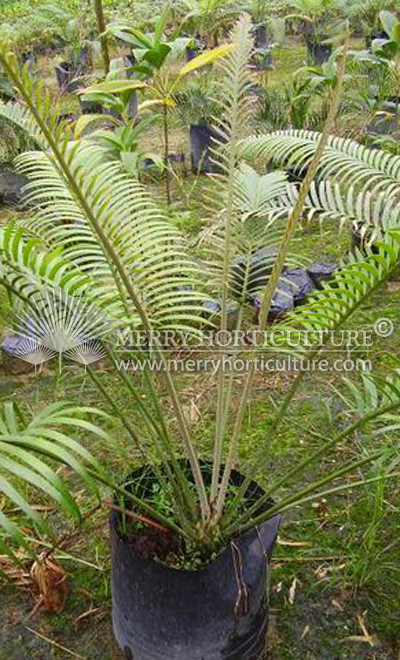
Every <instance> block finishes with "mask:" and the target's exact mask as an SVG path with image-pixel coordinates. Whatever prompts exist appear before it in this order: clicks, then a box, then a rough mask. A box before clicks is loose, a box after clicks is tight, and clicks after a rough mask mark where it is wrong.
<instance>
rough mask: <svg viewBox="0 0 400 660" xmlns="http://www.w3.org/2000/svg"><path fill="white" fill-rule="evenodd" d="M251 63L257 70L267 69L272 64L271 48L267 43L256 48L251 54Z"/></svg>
mask: <svg viewBox="0 0 400 660" xmlns="http://www.w3.org/2000/svg"><path fill="white" fill-rule="evenodd" d="M253 63H254V66H255V68H256V69H257V71H267V70H268V69H270V68H271V67H272V65H273V60H272V48H271V46H268V45H267V44H265V45H263V46H260V47H259V48H256V50H255V51H254V56H253Z"/></svg>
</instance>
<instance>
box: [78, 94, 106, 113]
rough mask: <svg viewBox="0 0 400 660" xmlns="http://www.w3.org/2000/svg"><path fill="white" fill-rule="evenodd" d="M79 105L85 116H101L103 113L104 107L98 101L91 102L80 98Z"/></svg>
mask: <svg viewBox="0 0 400 660" xmlns="http://www.w3.org/2000/svg"><path fill="white" fill-rule="evenodd" d="M78 100H79V105H80V107H81V111H82V114H83V115H101V114H102V113H103V106H102V105H101V103H98V102H97V101H89V100H87V99H83V98H82V97H81V96H78Z"/></svg>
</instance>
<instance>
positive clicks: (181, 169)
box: [168, 154, 187, 176]
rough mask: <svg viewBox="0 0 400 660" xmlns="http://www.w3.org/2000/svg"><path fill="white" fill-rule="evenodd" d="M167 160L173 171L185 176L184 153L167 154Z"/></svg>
mask: <svg viewBox="0 0 400 660" xmlns="http://www.w3.org/2000/svg"><path fill="white" fill-rule="evenodd" d="M168 162H169V164H170V166H171V167H172V168H173V169H174V170H175V172H177V173H178V174H180V175H181V176H186V174H187V170H186V159H185V154H169V155H168Z"/></svg>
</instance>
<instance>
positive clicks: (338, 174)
mask: <svg viewBox="0 0 400 660" xmlns="http://www.w3.org/2000/svg"><path fill="white" fill-rule="evenodd" d="M319 138H320V133H316V132H311V131H296V130H288V131H276V132H274V133H269V134H267V135H263V136H257V137H251V138H248V139H246V140H245V141H243V143H242V146H241V153H242V155H243V156H244V157H245V158H248V159H257V160H263V161H273V162H274V163H275V164H276V165H277V166H279V167H283V168H294V169H296V170H297V171H299V172H304V171H305V170H306V168H307V167H308V165H309V163H310V161H311V158H312V156H313V154H314V152H315V149H316V145H317V143H318V140H319ZM317 177H318V178H319V179H328V178H330V179H332V181H334V182H337V183H339V184H341V185H347V186H348V185H357V186H360V187H361V186H362V187H363V188H364V189H368V190H369V191H370V192H371V193H373V194H376V193H379V192H381V191H385V194H386V195H387V196H389V195H396V196H398V195H399V194H400V157H399V156H392V155H390V154H388V153H385V152H384V151H380V150H378V149H367V148H366V147H364V146H363V145H361V144H359V143H358V142H355V141H354V140H350V139H345V138H339V137H335V136H331V137H330V138H329V143H328V146H327V148H326V149H325V153H324V155H323V157H322V159H321V162H320V164H319V167H318V171H317Z"/></svg>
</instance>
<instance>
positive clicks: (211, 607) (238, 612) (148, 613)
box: [110, 485, 280, 660]
mask: <svg viewBox="0 0 400 660" xmlns="http://www.w3.org/2000/svg"><path fill="white" fill-rule="evenodd" d="M255 487H256V488H258V487H257V486H256V485H255ZM279 523H280V517H279V516H275V517H274V518H272V519H271V520H269V521H268V522H267V523H265V524H263V525H260V526H259V527H258V528H257V529H254V530H250V531H248V532H247V533H245V534H243V535H242V536H240V537H239V538H236V539H234V541H232V543H231V544H230V545H229V546H228V547H227V548H226V549H225V550H223V551H222V553H221V554H220V555H219V556H218V557H217V558H216V559H215V560H214V561H212V562H211V563H210V564H209V565H208V566H207V567H206V568H204V569H203V570H199V571H187V570H176V569H173V568H169V567H167V566H165V565H163V564H161V563H156V562H155V561H152V560H149V559H143V558H142V557H141V556H138V553H137V552H135V551H134V550H133V548H132V546H131V545H130V544H128V543H127V541H126V540H125V539H124V538H122V537H121V536H120V533H119V514H118V513H116V512H115V511H113V512H112V514H111V516H110V531H111V547H112V559H111V566H112V618H113V629H114V634H115V637H116V639H117V642H118V644H119V646H120V648H121V649H122V651H123V652H124V654H125V658H126V659H127V660H256V659H257V658H259V656H260V653H261V652H262V651H263V649H264V647H265V637H266V631H267V624H268V602H267V577H268V559H269V558H270V556H271V553H272V550H273V547H274V544H275V539H276V536H277V533H278V527H279Z"/></svg>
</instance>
